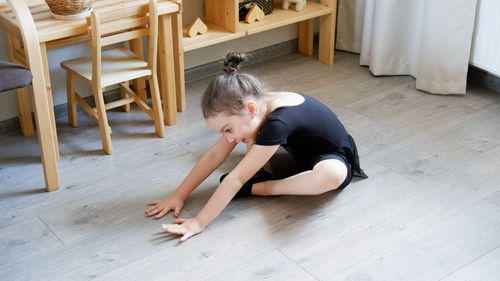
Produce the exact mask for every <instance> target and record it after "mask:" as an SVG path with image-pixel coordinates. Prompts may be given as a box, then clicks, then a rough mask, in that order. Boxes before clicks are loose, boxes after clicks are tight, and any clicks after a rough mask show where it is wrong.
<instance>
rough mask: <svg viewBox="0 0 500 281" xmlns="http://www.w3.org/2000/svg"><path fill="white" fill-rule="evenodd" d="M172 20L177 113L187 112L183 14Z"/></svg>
mask: <svg viewBox="0 0 500 281" xmlns="http://www.w3.org/2000/svg"><path fill="white" fill-rule="evenodd" d="M173 17H174V19H173V20H172V24H173V30H172V32H173V34H172V36H173V40H174V62H175V63H174V68H175V70H174V71H175V90H176V94H177V96H176V100H177V111H178V112H182V111H185V110H186V89H185V86H184V47H183V45H182V36H183V29H182V14H180V13H176V14H175V15H174V16H173Z"/></svg>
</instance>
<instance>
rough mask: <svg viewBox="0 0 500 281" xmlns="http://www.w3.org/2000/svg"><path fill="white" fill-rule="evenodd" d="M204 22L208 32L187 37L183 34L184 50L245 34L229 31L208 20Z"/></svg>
mask: <svg viewBox="0 0 500 281" xmlns="http://www.w3.org/2000/svg"><path fill="white" fill-rule="evenodd" d="M205 24H206V25H207V27H208V32H207V33H206V34H202V35H196V36H195V37H192V38H190V37H187V36H186V35H185V34H184V38H183V45H184V52H187V51H191V50H195V49H199V48H203V47H206V46H210V45H214V44H217V43H222V42H225V41H228V40H232V39H236V38H240V37H244V36H245V35H246V33H245V32H238V33H233V32H229V31H227V30H225V29H224V28H222V27H219V26H217V25H214V24H212V23H209V22H208V23H205Z"/></svg>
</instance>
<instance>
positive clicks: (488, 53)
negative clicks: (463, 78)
mask: <svg viewBox="0 0 500 281" xmlns="http://www.w3.org/2000/svg"><path fill="white" fill-rule="evenodd" d="M499 15H500V1H498V0H478V1H477V9H476V22H475V26H474V35H473V38H472V51H471V56H470V63H471V64H472V65H474V66H476V67H479V68H481V69H484V70H486V71H488V72H490V73H491V74H494V75H496V76H498V77H500V17H499Z"/></svg>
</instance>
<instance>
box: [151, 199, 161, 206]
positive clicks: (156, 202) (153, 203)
mask: <svg viewBox="0 0 500 281" xmlns="http://www.w3.org/2000/svg"><path fill="white" fill-rule="evenodd" d="M158 202H160V201H158V200H157V201H151V202H148V205H149V206H152V205H156V204H158Z"/></svg>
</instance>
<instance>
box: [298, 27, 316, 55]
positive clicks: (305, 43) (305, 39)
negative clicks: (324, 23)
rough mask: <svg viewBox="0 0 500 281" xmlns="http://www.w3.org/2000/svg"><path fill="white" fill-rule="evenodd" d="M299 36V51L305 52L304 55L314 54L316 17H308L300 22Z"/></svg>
mask: <svg viewBox="0 0 500 281" xmlns="http://www.w3.org/2000/svg"><path fill="white" fill-rule="evenodd" d="M298 36H299V46H298V48H299V52H301V53H303V54H304V55H308V56H312V54H313V42H314V19H308V20H304V21H301V22H299V24H298Z"/></svg>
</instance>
